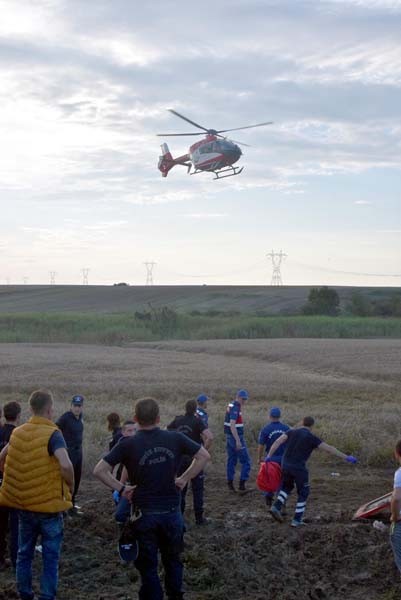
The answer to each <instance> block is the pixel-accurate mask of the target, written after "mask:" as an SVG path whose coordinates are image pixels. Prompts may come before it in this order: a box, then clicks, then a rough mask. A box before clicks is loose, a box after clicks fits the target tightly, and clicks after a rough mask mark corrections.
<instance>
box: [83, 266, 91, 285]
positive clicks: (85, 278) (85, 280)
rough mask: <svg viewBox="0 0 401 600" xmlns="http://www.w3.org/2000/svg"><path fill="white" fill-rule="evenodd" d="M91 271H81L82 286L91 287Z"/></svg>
mask: <svg viewBox="0 0 401 600" xmlns="http://www.w3.org/2000/svg"><path fill="white" fill-rule="evenodd" d="M89 271H90V269H86V268H84V269H81V273H82V285H89Z"/></svg>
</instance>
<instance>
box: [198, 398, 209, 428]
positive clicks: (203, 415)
mask: <svg viewBox="0 0 401 600" xmlns="http://www.w3.org/2000/svg"><path fill="white" fill-rule="evenodd" d="M208 400H209V398H208V396H206V394H200V396H198V397H197V399H196V403H197V405H198V406H197V408H196V415H197V416H198V417H199V418H200V420H201V421H202V422H203V423H204V424H205V425H206V427H209V415H208V413H207V410H206V409H207V403H208Z"/></svg>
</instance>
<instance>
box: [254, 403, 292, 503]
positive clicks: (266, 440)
mask: <svg viewBox="0 0 401 600" xmlns="http://www.w3.org/2000/svg"><path fill="white" fill-rule="evenodd" d="M269 417H270V423H268V424H267V425H265V426H264V427H263V429H261V431H260V433H259V439H258V442H259V444H258V462H259V463H260V462H262V460H263V459H264V458H265V457H266V456H267V454H268V453H269V450H270V448H271V447H272V445H273V443H274V442H275V441H276V440H277V439H278V438H279V437H280V436H281V435H282V434H283V433H285V432H286V431H288V430H289V429H290V427H289V426H288V425H286V424H285V423H282V422H281V421H280V417H281V410H280V409H279V408H278V407H277V406H274V407H273V408H271V409H270V412H269ZM284 450H285V444H281V445H280V446H279V447H278V448H277V450H276V452H275V453H274V455H273V456H271V457H270V459H269V460H270V461H273V462H276V463H278V464H279V465H281V460H282V458H283V454H284ZM264 496H265V502H266V506H268V507H269V508H270V506H271V505H272V500H273V496H274V493H273V492H264Z"/></svg>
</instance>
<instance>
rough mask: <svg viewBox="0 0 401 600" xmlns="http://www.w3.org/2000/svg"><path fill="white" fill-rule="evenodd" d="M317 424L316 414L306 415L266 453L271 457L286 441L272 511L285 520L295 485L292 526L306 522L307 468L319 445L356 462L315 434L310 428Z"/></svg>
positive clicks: (278, 518) (274, 514) (338, 455)
mask: <svg viewBox="0 0 401 600" xmlns="http://www.w3.org/2000/svg"><path fill="white" fill-rule="evenodd" d="M314 423H315V420H314V418H313V417H304V419H303V420H302V425H301V427H296V428H294V429H290V430H289V431H286V432H285V433H283V434H282V435H281V436H280V437H279V438H278V439H277V440H276V441H275V442H274V443H273V445H272V446H271V448H270V450H269V453H268V455H267V460H269V459H271V458H272V456H274V454H275V453H276V452H277V449H278V448H279V447H280V446H281V444H284V443H285V442H287V445H286V448H285V451H284V455H283V460H282V464H281V466H282V483H281V487H280V491H279V493H278V494H277V499H276V501H275V503H274V504H273V506H272V507H271V509H270V512H271V514H272V516H273V517H274V519H276V521H279V522H280V523H282V522H283V516H282V514H281V509H282V508H283V506H284V504H285V503H286V500H287V498H288V496H289V494H291V492H292V490H293V488H294V485H295V486H296V488H297V494H298V498H297V504H296V506H295V514H294V518H293V520H292V521H291V527H299V526H300V525H304V521H303V516H304V512H305V508H306V500H307V498H308V496H309V489H310V488H309V472H308V469H307V468H306V463H307V461H308V459H309V457H310V455H311V454H312V452H313V451H314V450H315V449H316V448H317V449H319V450H324V451H325V452H328V453H329V454H333V455H334V456H337V457H338V458H342V459H343V460H345V461H347V462H349V463H352V464H355V463H356V462H357V460H356V458H354V457H353V456H347V455H346V454H344V453H343V452H341V451H340V450H337V448H335V447H334V446H329V444H326V443H325V442H323V441H322V440H321V439H320V438H318V437H317V436H316V435H314V434H313V433H312V431H311V430H312V427H313V425H314Z"/></svg>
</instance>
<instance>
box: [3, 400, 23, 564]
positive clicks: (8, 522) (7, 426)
mask: <svg viewBox="0 0 401 600" xmlns="http://www.w3.org/2000/svg"><path fill="white" fill-rule="evenodd" d="M3 412H4V425H3V427H0V452H1V451H2V450H3V448H5V446H7V444H8V442H9V441H10V437H11V433H12V431H13V429H15V427H17V425H18V424H19V420H20V416H21V405H20V404H19V403H18V402H8V403H7V404H5V405H4V409H3ZM2 479H3V473H2V472H1V471H0V485H1V482H2ZM8 531H9V532H10V541H9V546H10V558H11V562H12V565H13V567H14V569H15V567H16V564H17V552H18V514H17V511H16V510H14V509H13V508H9V507H8V506H0V569H2V568H4V567H6V566H7V565H8V563H7V560H6V558H5V553H6V548H7V541H6V539H7V532H8Z"/></svg>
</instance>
